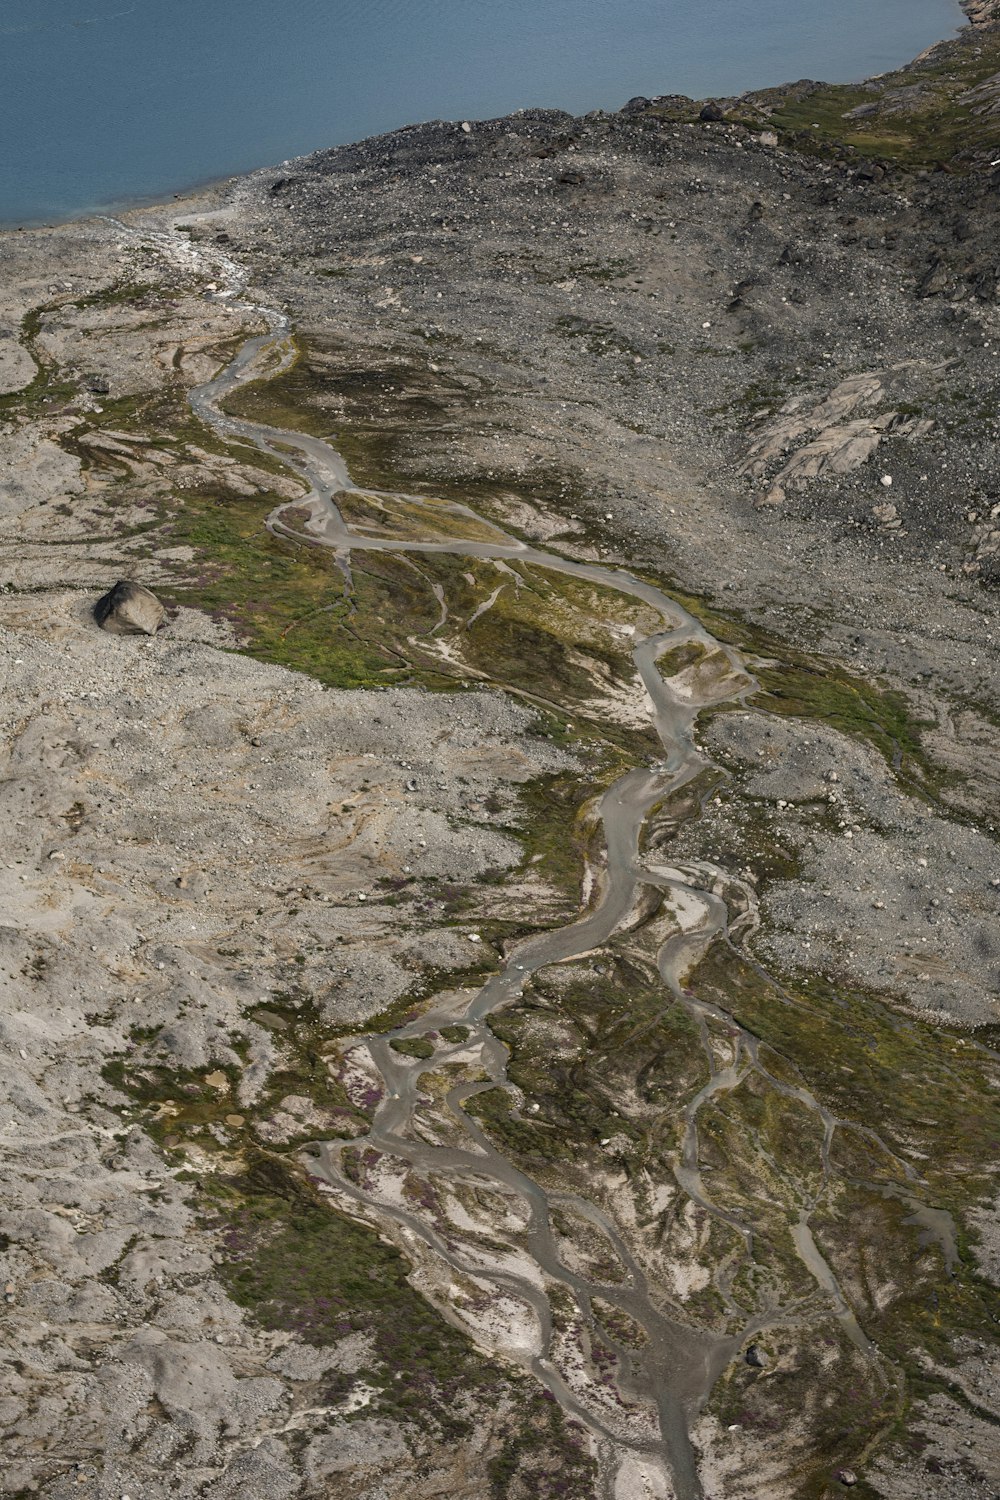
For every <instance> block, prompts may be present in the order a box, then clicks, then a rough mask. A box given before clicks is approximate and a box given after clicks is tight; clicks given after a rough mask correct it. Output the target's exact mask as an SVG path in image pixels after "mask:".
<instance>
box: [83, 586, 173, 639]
mask: <svg viewBox="0 0 1000 1500" xmlns="http://www.w3.org/2000/svg"><path fill="white" fill-rule="evenodd" d="M165 618H166V610H165V609H164V608H163V605H162V604H161V603H160V601H159V599H157V597H156V595H155V594H153V593H150V591H149V589H146V588H143V586H142V584H141V583H132V582H131V581H130V580H129V579H125V578H119V580H118V582H117V583H116V584H115V586H114V588H111V589H109V590H108V592H107V593H106V594H102V595H101V597H100V599H98V601H97V603H96V604H95V605H94V619H95V620H96V621H97V623H98V625H100V627H101V629H102V630H111V631H113V632H114V633H115V634H116V635H155V634H156V632H157V630H159V628H160V626H161V625H162V624H163V621H164V619H165Z"/></svg>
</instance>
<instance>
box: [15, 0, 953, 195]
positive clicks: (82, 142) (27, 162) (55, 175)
mask: <svg viewBox="0 0 1000 1500" xmlns="http://www.w3.org/2000/svg"><path fill="white" fill-rule="evenodd" d="M961 23H962V16H961V12H960V11H959V8H958V5H957V3H956V0H365V3H362V0H0V98H2V99H3V105H2V109H3V136H2V150H0V222H3V223H7V224H11V223H27V222H30V221H37V220H43V221H47V220H52V219H57V218H68V217H72V216H73V215H76V214H81V213H85V212H88V211H89V210H91V209H93V208H95V207H100V206H107V205H110V204H115V203H121V202H124V201H128V200H130V199H133V198H135V197H154V198H155V197H158V196H163V195H167V194H169V193H171V192H173V191H175V190H177V189H180V188H183V187H189V186H192V185H194V184H196V183H198V182H204V181H207V180H209V179H212V178H217V177H224V176H229V175H231V174H232V173H235V172H242V171H247V170H249V169H251V168H253V167H257V166H264V165H268V164H270V163H274V162H278V161H281V160H283V159H285V158H287V157H289V156H295V155H300V154H301V153H303V152H306V151H313V150H317V149H319V148H321V147H324V146H330V145H335V144H340V143H343V142H345V141H351V140H357V139H359V138H361V137H363V136H366V135H372V134H375V133H377V132H379V131H382V130H390V129H392V128H394V127H396V126H399V125H405V124H410V123H412V122H414V121H417V120H426V119H476V118H479V119H483V118H488V117H490V116H492V115H500V114H507V113H509V112H510V111H511V110H514V109H518V108H520V107H522V106H532V105H543V106H547V107H557V108H562V109H567V110H571V111H573V112H574V113H585V112H586V111H587V110H590V109H597V108H602V109H616V108H618V107H620V106H621V105H622V104H624V102H625V101H626V99H628V98H630V97H631V96H632V95H634V94H660V93H685V94H691V95H692V96H694V97H703V96H705V95H706V94H728V93H736V92H739V91H740V90H743V89H748V88H756V87H763V86H764V85H767V84H772V83H781V82H784V81H787V80H790V79H795V78H803V77H811V78H824V79H827V80H831V81H847V80H852V79H857V78H862V77H865V76H867V75H869V74H871V73H876V72H880V71H884V70H886V69H888V68H891V67H894V66H897V65H898V64H899V63H901V62H905V61H907V60H908V59H909V58H911V57H913V56H915V55H916V54H917V53H918V52H920V51H921V50H922V49H923V48H924V47H926V46H928V45H929V44H930V43H931V42H934V41H937V40H939V39H940V38H941V37H944V36H948V35H952V34H953V33H954V32H955V31H956V30H957V28H958V27H959V25H960V24H961Z"/></svg>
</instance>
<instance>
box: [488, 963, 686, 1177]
mask: <svg viewBox="0 0 1000 1500" xmlns="http://www.w3.org/2000/svg"><path fill="white" fill-rule="evenodd" d="M490 1027H491V1029H492V1030H493V1032H494V1033H495V1034H496V1035H497V1036H498V1037H499V1038H500V1040H501V1041H502V1042H503V1043H504V1044H505V1045H506V1046H507V1048H508V1049H509V1051H510V1054H511V1055H510V1061H509V1063H508V1068H507V1076H508V1078H509V1079H510V1081H511V1083H513V1084H515V1085H516V1086H517V1087H518V1088H520V1089H522V1090H523V1091H524V1093H525V1095H526V1096H527V1098H528V1099H530V1100H531V1102H532V1104H533V1105H537V1106H538V1109H537V1111H535V1112H532V1113H531V1114H530V1116H522V1117H521V1118H518V1119H515V1118H514V1116H513V1115H512V1113H511V1109H512V1100H511V1096H510V1094H509V1093H507V1092H506V1091H505V1090H503V1089H489V1090H486V1091H485V1092H483V1093H481V1094H477V1095H475V1096H474V1097H473V1098H472V1099H470V1100H469V1102H468V1104H467V1105H466V1109H467V1110H468V1112H469V1114H472V1115H475V1116H476V1117H477V1118H478V1119H479V1120H480V1122H481V1123H482V1124H483V1125H484V1127H485V1128H486V1129H487V1130H488V1132H489V1133H490V1134H491V1135H492V1136H494V1137H495V1139H496V1140H497V1142H498V1144H499V1145H500V1146H501V1147H502V1149H503V1150H504V1151H506V1152H508V1153H509V1154H511V1155H512V1156H513V1157H514V1159H515V1160H516V1161H517V1162H518V1163H519V1165H522V1166H523V1167H524V1169H525V1170H526V1171H529V1172H531V1173H532V1175H535V1176H539V1175H542V1176H545V1175H546V1173H547V1172H548V1169H550V1167H551V1166H552V1164H555V1163H557V1164H558V1169H559V1173H560V1183H561V1185H562V1186H563V1187H565V1186H566V1180H567V1179H566V1173H567V1171H569V1174H570V1176H571V1177H572V1176H574V1175H575V1174H576V1173H577V1172H582V1173H583V1174H584V1179H583V1180H584V1181H585V1179H586V1175H587V1173H588V1170H589V1167H588V1164H591V1165H592V1164H593V1162H594V1160H595V1158H596V1157H599V1155H600V1153H601V1147H600V1142H601V1141H602V1140H605V1139H608V1138H610V1137H615V1136H624V1138H625V1139H627V1140H628V1144H629V1149H628V1161H629V1171H630V1172H633V1171H638V1170H639V1169H640V1168H641V1167H642V1166H643V1165H650V1164H655V1168H656V1170H658V1171H663V1170H664V1164H665V1158H664V1153H665V1152H669V1150H670V1149H671V1147H672V1146H673V1144H674V1142H675V1137H676V1128H677V1117H678V1113H679V1108H680V1105H681V1104H682V1102H683V1101H684V1100H685V1099H687V1098H688V1097H690V1096H691V1094H692V1093H693V1092H695V1091H696V1090H697V1088H699V1087H700V1086H701V1085H702V1084H703V1083H704V1082H705V1079H706V1065H705V1059H704V1055H703V1054H702V1052H701V1049H700V1046H699V1042H698V1033H697V1028H696V1027H695V1026H694V1024H693V1022H692V1021H691V1020H690V1018H689V1017H688V1015H687V1012H686V1011H685V1010H683V1009H682V1007H681V1006H679V1005H677V1004H676V1003H675V1002H674V1001H672V1000H671V998H670V996H669V995H667V994H666V993H665V992H664V990H663V988H662V986H661V985H660V984H658V983H656V982H655V981H654V980H653V979H651V978H650V977H649V976H647V975H646V974H645V973H643V972H642V971H640V970H639V969H637V968H636V967H635V965H634V964H633V963H632V962H631V960H630V959H629V958H628V957H626V956H625V955H621V956H616V955H614V954H607V955H603V956H602V960H601V961H600V963H595V964H594V965H593V966H592V968H591V969H590V971H589V972H586V971H581V969H580V967H579V966H575V967H574V969H573V971H572V973H571V974H567V973H564V972H561V971H553V972H552V973H550V972H549V971H545V972H543V973H542V974H539V975H536V976H535V978H534V979H533V980H532V982H531V984H530V985H529V986H528V987H527V989H526V991H525V995H524V998H523V999H522V1000H519V1001H517V1002H516V1003H515V1004H513V1005H511V1006H508V1007H507V1008H506V1009H505V1010H503V1011H501V1012H499V1013H498V1014H497V1015H494V1016H493V1017H492V1018H491V1020H490ZM633 1091H634V1092H635V1093H636V1095H637V1101H636V1105H635V1107H634V1109H633V1110H632V1111H630V1112H626V1111H625V1110H624V1100H625V1099H626V1098H628V1097H629V1096H630V1095H631V1094H632V1093H633Z"/></svg>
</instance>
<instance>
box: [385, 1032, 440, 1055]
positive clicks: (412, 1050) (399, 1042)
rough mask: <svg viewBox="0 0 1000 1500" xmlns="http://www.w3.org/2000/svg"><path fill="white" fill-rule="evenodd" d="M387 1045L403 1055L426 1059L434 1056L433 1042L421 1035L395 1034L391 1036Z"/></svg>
mask: <svg viewBox="0 0 1000 1500" xmlns="http://www.w3.org/2000/svg"><path fill="white" fill-rule="evenodd" d="M389 1046H390V1047H391V1048H392V1050H393V1051H394V1052H400V1053H402V1055H403V1057H419V1058H421V1059H426V1058H428V1057H433V1056H434V1043H433V1042H431V1041H428V1039H427V1038H426V1037H423V1036H412V1037H404V1036H396V1037H393V1039H392V1041H391V1042H390V1043H389Z"/></svg>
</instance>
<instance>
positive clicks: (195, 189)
mask: <svg viewBox="0 0 1000 1500" xmlns="http://www.w3.org/2000/svg"><path fill="white" fill-rule="evenodd" d="M956 3H957V5H958V7H959V9H960V11H961V12H962V13H963V14H964V16H965V21H966V24H967V26H968V29H969V30H970V31H976V30H981V29H984V28H986V27H989V26H991V25H993V24H994V23H995V22H996V21H997V20H998V19H1000V0H956ZM961 35H962V29H961V28H959V30H957V31H956V32H955V33H953V34H952V35H951V36H947V37H942V38H939V39H938V40H937V41H935V42H932V43H931V44H930V45H929V46H928V47H927V48H925V49H924V51H923V52H922V53H920V54H919V58H917V59H911V60H910V62H906V61H904V62H902V63H900V64H898V65H897V67H896V68H892V69H887V70H885V71H884V72H883V73H874V74H864V75H862V76H860V77H859V78H857V79H847V80H843V81H841V82H839V83H838V82H832V81H831V80H828V79H823V80H817V82H819V83H821V84H824V85H827V86H830V87H843V88H847V87H860V86H863V85H864V84H866V83H869V82H873V81H876V80H878V79H880V78H884V77H888V76H891V75H893V74H895V73H897V72H899V71H901V70H903V69H905V68H906V67H908V66H910V65H912V62H914V61H918V60H919V59H921V58H924V57H926V56H927V55H928V54H930V53H932V52H934V51H935V50H936V49H937V48H939V47H940V46H942V45H943V44H946V43H947V42H949V41H954V40H957V39H959V38H960V37H961ZM794 86H795V85H793V84H792V83H791V82H790V81H788V80H785V81H784V82H782V83H777V84H762V85H761V84H758V85H753V86H751V87H749V88H747V89H745V90H743V91H742V92H741V93H740V94H737V95H724V96H719V95H715V94H711V93H709V94H706V95H705V96H704V97H703V98H693V97H691V96H689V95H680V94H669V93H667V94H663V95H660V96H658V97H662V98H670V99H672V100H677V101H680V100H684V101H686V102H687V103H688V104H689V105H690V108H691V112H692V114H696V113H697V111H698V110H699V109H700V108H701V106H703V105H704V104H705V103H706V102H708V101H714V100H717V99H719V98H725V99H726V101H727V102H728V103H730V104H734V103H737V102H739V101H740V100H743V99H752V98H754V97H755V96H758V95H760V94H763V93H771V92H778V91H781V90H782V89H786V88H791V87H794ZM625 107H627V106H626V105H625V104H624V103H623V105H621V106H619V109H618V110H614V109H608V110H603V109H598V110H595V111H593V112H594V113H597V114H603V115H614V114H616V113H620V112H621V110H622V109H623V108H625ZM553 113H555V114H558V113H566V114H567V117H568V118H571V119H572V118H582V116H575V115H573V114H572V113H570V112H568V111H561V110H551V109H550V108H549V107H548V106H546V105H544V104H537V105H531V106H526V107H525V108H524V109H520V110H515V111H510V112H508V113H507V114H504V115H496V116H490V117H484V118H476V119H475V121H474V122H473V123H475V125H476V126H478V127H480V128H482V127H487V126H490V125H494V124H496V123H497V121H500V120H507V119H515V118H517V116H518V115H519V114H520V115H524V114H528V115H532V114H553ZM469 118H470V120H471V118H472V117H471V116H470V117H469ZM460 124H461V121H460V120H459V119H454V120H445V119H437V118H428V119H426V120H419V121H412V122H408V123H407V124H405V125H400V126H396V127H393V128H391V129H388V130H384V131H383V130H380V131H377V132H375V133H373V134H371V135H368V136H362V137H359V138H357V139H355V140H350V141H342V142H339V143H337V144H335V145H331V144H329V143H327V144H325V145H318V146H315V147H313V148H312V149H311V150H309V151H306V152H302V153H301V154H300V155H298V156H293V157H288V158H286V159H285V160H283V161H281V162H278V163H272V162H263V163H261V164H260V165H259V166H257V167H251V168H248V169H247V170H245V171H237V172H226V173H222V174H220V175H219V176H215V175H212V176H209V177H206V178H203V179H199V180H196V181H193V182H181V183H179V184H178V185H177V186H175V187H167V188H164V189H163V190H162V191H161V192H153V193H135V194H131V195H128V196H126V197H125V198H122V199H113V200H109V201H106V202H104V203H101V204H95V205H92V206H91V207H89V208H86V209H80V210H79V211H74V212H73V213H71V214H69V215H67V216H66V217H62V216H61V215H59V214H57V215H55V216H45V217H40V218H38V219H30V220H9V221H8V220H4V219H3V218H2V217H0V234H10V233H17V232H18V231H27V230H32V229H52V228H59V227H61V226H63V225H66V224H74V223H79V222H85V221H86V220H88V219H93V218H100V217H103V216H112V217H117V216H120V215H123V214H130V213H133V212H140V211H142V210H148V209H155V208H160V207H163V208H165V207H167V206H168V205H169V203H170V202H172V201H174V200H177V199H192V198H200V197H201V196H202V195H204V194H211V193H220V194H221V193H223V192H225V190H226V189H228V188H231V187H232V185H233V184H234V183H236V182H238V181H239V180H241V179H243V178H248V177H253V176H255V175H256V174H257V173H258V172H267V171H272V170H281V171H283V170H289V169H294V168H295V166H296V164H297V163H299V162H303V161H307V160H308V159H309V158H310V157H313V156H317V155H319V154H321V153H323V152H327V151H335V150H343V149H346V148H350V147H364V146H367V145H370V144H371V143H372V142H375V141H378V140H381V139H383V138H386V137H389V136H394V135H398V134H400V133H402V132H411V131H415V130H424V129H434V128H437V127H442V126H448V125H451V126H454V127H458V126H459V125H460Z"/></svg>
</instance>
